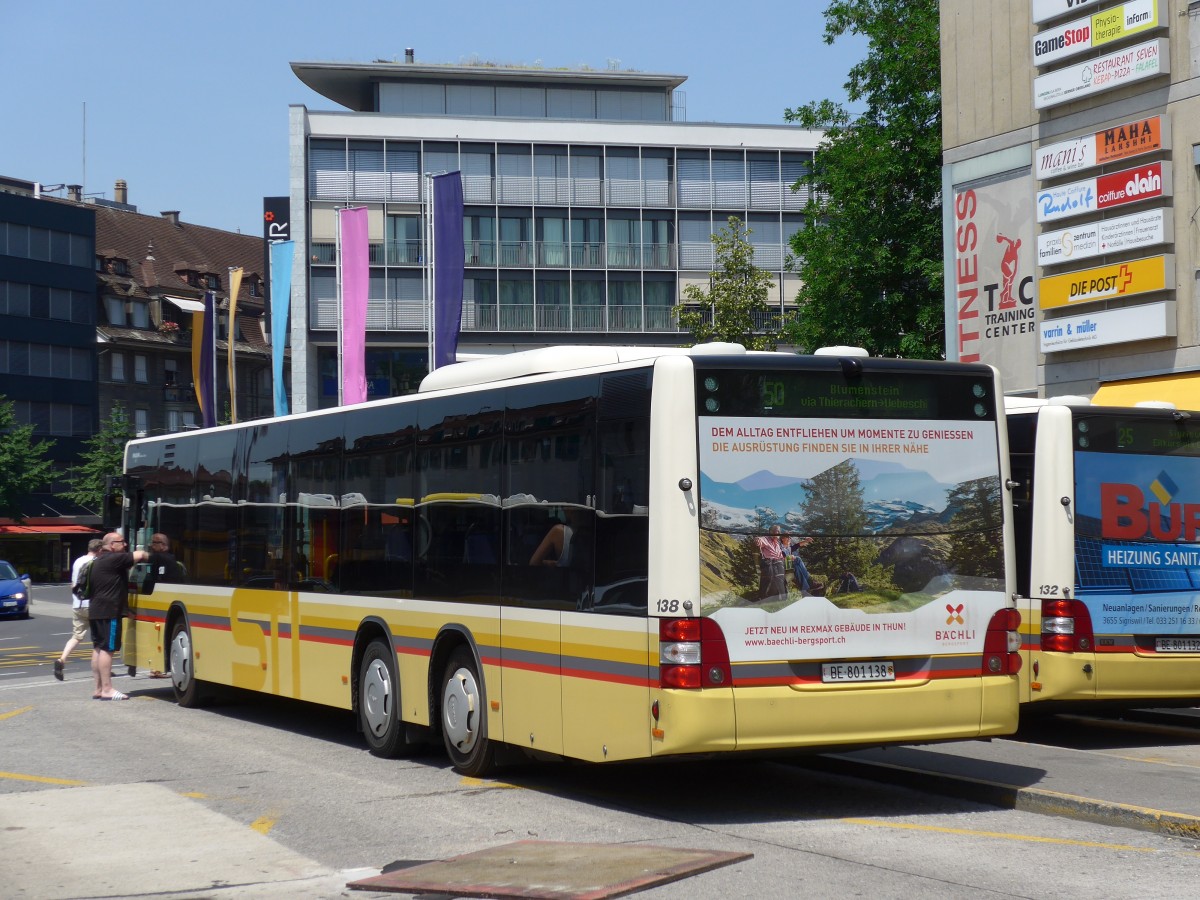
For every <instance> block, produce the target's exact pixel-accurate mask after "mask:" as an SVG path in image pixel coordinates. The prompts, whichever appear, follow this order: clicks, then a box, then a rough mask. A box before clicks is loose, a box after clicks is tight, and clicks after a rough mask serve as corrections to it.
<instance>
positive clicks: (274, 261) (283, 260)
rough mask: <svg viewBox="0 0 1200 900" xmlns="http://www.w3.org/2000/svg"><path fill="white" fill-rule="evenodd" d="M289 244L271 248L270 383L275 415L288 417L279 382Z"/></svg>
mask: <svg viewBox="0 0 1200 900" xmlns="http://www.w3.org/2000/svg"><path fill="white" fill-rule="evenodd" d="M293 249H294V242H293V241H276V242H275V243H273V244H271V381H272V383H273V384H274V385H275V415H277V416H286V415H287V414H288V398H287V385H286V384H284V381H283V352H284V350H285V349H286V348H287V324H288V310H289V309H290V308H291V305H292V257H293Z"/></svg>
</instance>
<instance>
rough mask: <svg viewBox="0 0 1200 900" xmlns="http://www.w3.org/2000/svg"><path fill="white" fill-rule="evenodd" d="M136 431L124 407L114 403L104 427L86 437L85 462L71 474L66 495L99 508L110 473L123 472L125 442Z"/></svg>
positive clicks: (70, 472) (88, 505)
mask: <svg viewBox="0 0 1200 900" xmlns="http://www.w3.org/2000/svg"><path fill="white" fill-rule="evenodd" d="M132 433H133V431H132V429H131V428H130V426H129V416H127V415H126V414H125V409H124V407H123V406H121V404H120V403H119V402H118V403H114V404H113V408H112V412H111V413H110V414H109V416H108V419H106V420H105V421H104V422H101V423H100V431H99V432H98V433H96V434H94V435H92V436H91V437H90V438H88V439H87V440H86V441H84V444H85V445H86V447H87V449H86V450H84V451H83V453H81V454H80V459H81V460H82V462H81V464H80V465H78V466H73V467H72V468H71V469H70V471H69V472H68V474H67V478H68V480H69V481H70V482H71V490H69V491H67V492H66V493H65V494H64V496H66V497H67V498H68V499H69V500H72V501H74V502H75V503H78V504H79V505H80V506H86V507H88V508H90V509H99V508H100V506H101V504H102V502H103V501H104V487H105V483H106V482H107V480H108V477H109V476H110V475H120V474H121V472H122V471H123V469H124V467H125V443H126V442H127V441H128V440H129V438H130V437H131V436H132Z"/></svg>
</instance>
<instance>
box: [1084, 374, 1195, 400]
mask: <svg viewBox="0 0 1200 900" xmlns="http://www.w3.org/2000/svg"><path fill="white" fill-rule="evenodd" d="M1150 400H1160V401H1166V402H1167V403H1173V404H1175V408H1176V409H1200V372H1184V373H1182V374H1179V375H1155V376H1153V377H1150V378H1129V379H1127V380H1125V381H1110V382H1107V383H1105V384H1102V385H1100V389H1099V390H1098V391H1096V394H1095V396H1093V397H1092V403H1094V404H1096V405H1097V406H1134V405H1135V404H1137V403H1141V402H1143V401H1150Z"/></svg>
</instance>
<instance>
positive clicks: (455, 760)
mask: <svg viewBox="0 0 1200 900" xmlns="http://www.w3.org/2000/svg"><path fill="white" fill-rule="evenodd" d="M441 724H442V740H443V741H444V743H445V745H446V753H447V755H448V756H449V757H450V762H451V763H452V764H453V765H454V768H455V769H457V770H458V771H459V772H461V773H462V774H464V775H470V776H473V777H479V776H482V775H486V774H487V773H488V772H489V771H491V769H492V760H493V757H494V748H493V747H492V745H491V742H490V741H489V740H488V735H487V709H486V707H485V698H484V696H483V681H482V680H481V679H480V677H479V670H478V667H477V666H476V665H475V658H474V657H473V656H472V655H471V651H470V650H468V649H467V648H466V647H459V648H458V649H456V650H455V651H454V652H453V653H452V654H450V660H449V662H447V664H446V670H445V676H444V677H443V678H442V704H441Z"/></svg>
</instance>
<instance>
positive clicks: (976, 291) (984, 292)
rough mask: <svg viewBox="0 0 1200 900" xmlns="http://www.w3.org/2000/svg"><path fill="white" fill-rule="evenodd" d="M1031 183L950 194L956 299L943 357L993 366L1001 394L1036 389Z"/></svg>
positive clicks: (1023, 178)
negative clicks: (1002, 389)
mask: <svg viewBox="0 0 1200 900" xmlns="http://www.w3.org/2000/svg"><path fill="white" fill-rule="evenodd" d="M1033 196H1034V191H1033V176H1032V174H1031V173H1030V172H1029V171H1028V170H1026V171H1025V172H1021V173H1014V174H1010V175H1008V176H1001V177H1000V178H999V179H994V180H989V181H984V182H977V183H975V184H972V185H960V186H958V187H956V188H955V190H954V237H953V243H954V254H953V256H954V279H953V282H952V283H953V291H954V295H953V299H952V300H949V299H948V303H947V306H948V313H949V315H948V316H947V319H948V322H947V332H946V333H947V335H948V336H949V340H948V341H947V358H950V359H957V360H959V361H960V362H983V363H987V364H989V365H993V366H995V367H996V368H997V369H999V370H1000V373H1001V376H1002V377H1003V378H1004V386H1005V389H1006V390H1011V391H1029V390H1036V389H1037V349H1038V347H1037V301H1036V298H1035V295H1034V284H1035V282H1034V275H1033V269H1034V262H1035V251H1036V249H1037V245H1036V242H1035V241H1034V235H1033V219H1034V217H1033V210H1032V209H1030V203H1031V202H1032V200H1033Z"/></svg>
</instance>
